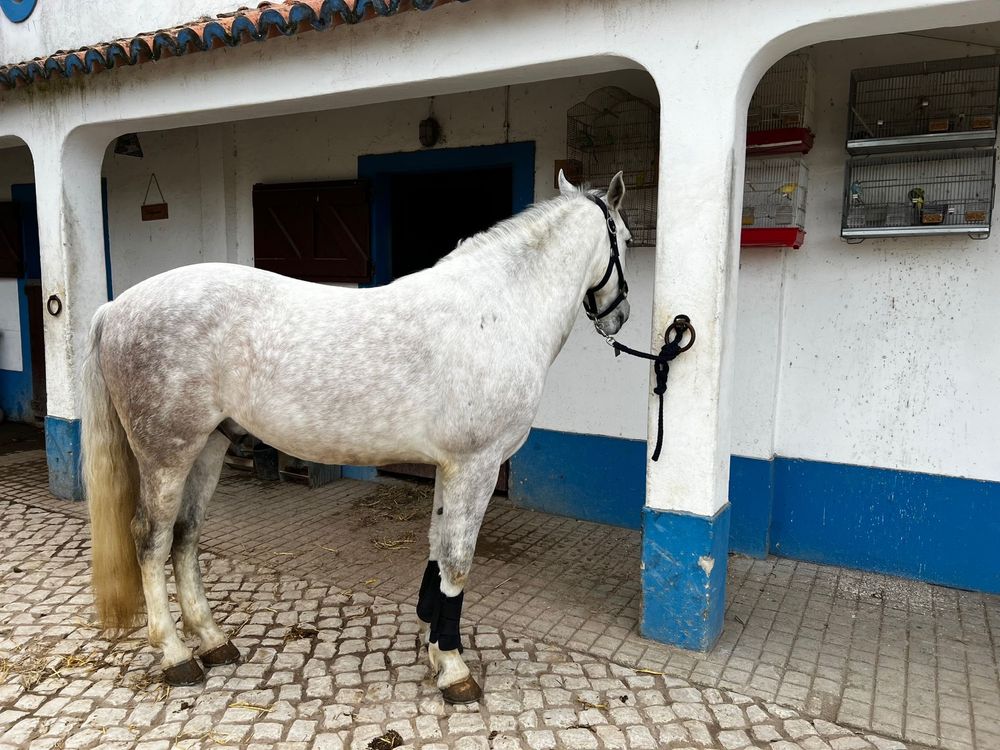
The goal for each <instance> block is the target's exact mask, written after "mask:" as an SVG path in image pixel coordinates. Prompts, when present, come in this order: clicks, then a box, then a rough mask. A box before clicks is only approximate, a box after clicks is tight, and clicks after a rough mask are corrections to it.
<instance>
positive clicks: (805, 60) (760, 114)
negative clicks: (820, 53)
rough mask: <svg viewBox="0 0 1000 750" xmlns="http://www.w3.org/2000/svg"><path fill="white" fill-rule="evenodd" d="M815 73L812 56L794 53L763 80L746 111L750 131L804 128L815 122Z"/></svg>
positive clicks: (784, 58) (776, 65)
mask: <svg viewBox="0 0 1000 750" xmlns="http://www.w3.org/2000/svg"><path fill="white" fill-rule="evenodd" d="M813 79H814V76H813V70H812V63H811V62H810V60H809V56H808V55H807V54H805V53H794V54H791V55H788V56H786V57H783V58H782V59H781V60H779V61H778V62H776V63H775V64H774V65H772V66H771V68H770V69H769V70H768V71H767V73H765V74H764V77H763V78H761V79H760V83H758V84H757V88H756V89H755V90H754V92H753V96H752V97H751V99H750V107H749V109H748V110H747V132H749V133H758V132H761V131H765V130H781V129H784V128H804V127H807V126H809V125H810V124H811V123H812V114H813V113H812V102H813Z"/></svg>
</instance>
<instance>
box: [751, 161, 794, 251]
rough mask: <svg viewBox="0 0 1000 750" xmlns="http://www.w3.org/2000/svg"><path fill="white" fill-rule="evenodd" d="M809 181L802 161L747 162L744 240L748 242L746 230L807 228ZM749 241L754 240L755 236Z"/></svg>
mask: <svg viewBox="0 0 1000 750" xmlns="http://www.w3.org/2000/svg"><path fill="white" fill-rule="evenodd" d="M808 181H809V169H808V168H807V167H806V165H805V164H804V163H803V162H802V160H801V159H789V158H766V159H765V158H760V159H747V162H746V176H745V179H744V182H743V229H744V233H743V234H744V240H746V239H747V238H748V235H747V231H746V230H751V229H774V228H798V229H802V228H804V227H805V219H806V186H807V183H808ZM749 237H750V238H751V239H752V238H753V235H749ZM743 244H744V245H747V244H759V243H748V242H746V241H745V242H744V243H743Z"/></svg>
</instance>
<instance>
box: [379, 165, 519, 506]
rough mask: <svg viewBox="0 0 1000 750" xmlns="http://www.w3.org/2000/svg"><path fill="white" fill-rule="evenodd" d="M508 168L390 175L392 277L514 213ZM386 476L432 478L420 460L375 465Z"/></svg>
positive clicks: (503, 479)
mask: <svg viewBox="0 0 1000 750" xmlns="http://www.w3.org/2000/svg"><path fill="white" fill-rule="evenodd" d="M513 182H514V175H513V169H512V168H511V167H510V166H503V167H491V168H488V169H462V170H451V171H438V172H423V173H417V174H398V175H393V176H392V179H391V180H390V183H389V184H390V190H391V191H392V195H391V201H390V205H391V207H392V208H391V214H390V216H391V235H390V236H391V237H392V276H393V278H397V279H398V278H399V277H400V276H406V275H407V274H410V273H414V272H416V271H420V270H422V269H424V268H430V267H431V266H433V265H434V264H435V263H437V262H438V261H439V260H440V259H441V258H443V257H444V256H445V255H447V254H448V253H450V252H451V251H452V250H454V249H455V246H456V245H457V244H458V242H459V240H463V239H465V238H467V237H471V236H472V235H474V234H477V233H479V232H482V231H483V230H486V229H489V228H490V227H491V226H493V225H494V224H496V223H497V222H499V221H503V220H504V219H507V218H510V216H511V214H513V212H514V209H513V204H512V198H511V195H512V193H513V189H512V188H513ZM379 473H381V474H388V475H390V476H403V477H410V478H413V477H421V478H425V479H433V477H434V473H435V468H434V467H433V466H425V465H423V464H391V465H389V466H382V467H379ZM509 474H510V466H509V464H508V463H504V465H503V466H501V467H500V475H499V476H498V477H497V486H496V489H497V491H498V492H506V491H507V485H508V477H509Z"/></svg>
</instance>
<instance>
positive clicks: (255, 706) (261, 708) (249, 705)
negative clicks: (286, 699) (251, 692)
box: [229, 702, 274, 717]
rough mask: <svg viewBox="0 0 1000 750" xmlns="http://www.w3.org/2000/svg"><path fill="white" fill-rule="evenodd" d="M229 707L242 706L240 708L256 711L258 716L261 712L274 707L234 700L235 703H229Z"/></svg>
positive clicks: (263, 712)
mask: <svg viewBox="0 0 1000 750" xmlns="http://www.w3.org/2000/svg"><path fill="white" fill-rule="evenodd" d="M229 707H230V708H242V709H245V710H247V711H256V712H257V716H258V717H259V716H260V715H261V714H267V713H270V712H271V711H273V710H274V708H273V707H272V706H260V705H258V704H256V703H241V702H236V703H230V704H229Z"/></svg>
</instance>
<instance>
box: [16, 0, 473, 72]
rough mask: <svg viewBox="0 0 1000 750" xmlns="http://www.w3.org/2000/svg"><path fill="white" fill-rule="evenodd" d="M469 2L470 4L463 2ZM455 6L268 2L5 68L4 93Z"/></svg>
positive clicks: (364, 0)
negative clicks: (37, 83)
mask: <svg viewBox="0 0 1000 750" xmlns="http://www.w3.org/2000/svg"><path fill="white" fill-rule="evenodd" d="M459 1H460V2H467V0H459ZM448 2H451V0H285V2H263V3H260V5H258V6H257V7H256V8H246V7H243V8H238V9H236V10H234V11H232V12H230V13H220V14H219V15H217V16H215V17H214V18H213V17H209V16H206V17H203V18H199V19H197V20H194V21H192V22H190V23H186V24H182V25H180V26H175V27H173V28H170V29H161V30H160V31H153V32H146V33H141V34H137V35H135V36H132V37H129V38H126V39H116V40H114V41H111V42H99V43H97V44H92V45H88V46H86V47H83V48H81V49H78V50H59V51H57V52H54V53H53V54H51V55H49V56H47V57H36V58H35V59H34V60H28V61H25V62H20V63H12V64H8V65H0V90H5V89H11V88H15V87H17V86H25V85H28V84H31V83H34V82H35V81H38V80H48V79H50V78H54V77H63V78H69V77H70V76H73V75H77V74H80V75H85V74H88V73H99V72H101V71H102V70H107V69H108V68H114V67H120V66H123V65H138V64H140V63H144V62H148V61H150V60H160V59H163V58H165V57H179V56H181V55H186V54H189V53H191V52H206V51H209V50H213V49H218V48H220V47H235V46H237V45H240V44H246V43H247V42H260V41H264V40H266V39H271V38H273V37H276V36H292V35H294V34H301V33H302V32H304V31H311V30H315V31H326V30H327V29H332V28H334V27H335V26H339V25H341V24H344V23H348V24H354V23H358V22H360V21H364V20H367V19H369V18H374V17H376V16H392V15H395V14H396V13H401V12H403V11H404V10H409V9H411V8H417V9H418V10H430V9H431V8H433V7H435V6H438V5H444V4H445V3H448Z"/></svg>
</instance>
